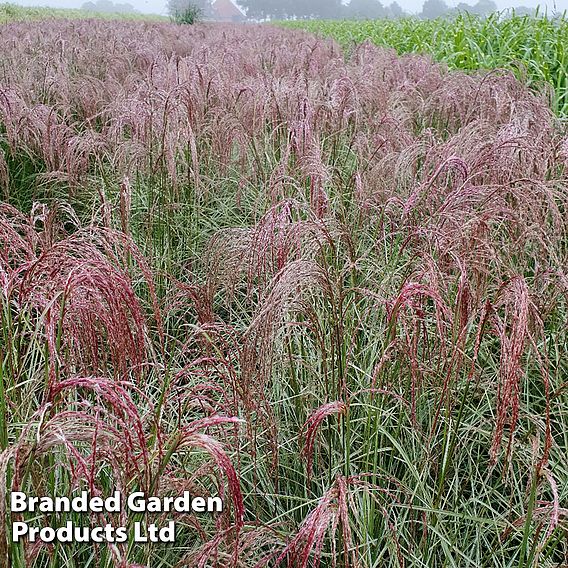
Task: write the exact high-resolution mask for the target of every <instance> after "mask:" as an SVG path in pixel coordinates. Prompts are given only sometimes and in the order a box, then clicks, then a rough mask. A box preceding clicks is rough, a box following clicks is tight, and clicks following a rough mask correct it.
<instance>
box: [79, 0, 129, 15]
mask: <svg viewBox="0 0 568 568" xmlns="http://www.w3.org/2000/svg"><path fill="white" fill-rule="evenodd" d="M81 10H87V11H88V12H106V13H108V14H135V13H136V10H135V9H134V6H132V4H128V3H124V4H120V3H117V4H115V3H114V2H111V0H97V2H85V3H84V4H83V5H82V6H81Z"/></svg>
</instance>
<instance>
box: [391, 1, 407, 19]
mask: <svg viewBox="0 0 568 568" xmlns="http://www.w3.org/2000/svg"><path fill="white" fill-rule="evenodd" d="M388 11H389V16H390V17H391V18H403V17H404V16H405V15H406V13H405V11H404V10H403V9H402V8H401V6H400V4H399V3H398V2H393V3H392V4H391V5H390V6H389V7H388Z"/></svg>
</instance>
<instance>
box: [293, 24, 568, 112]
mask: <svg viewBox="0 0 568 568" xmlns="http://www.w3.org/2000/svg"><path fill="white" fill-rule="evenodd" d="M283 25H285V26H287V27H290V28H297V29H305V30H308V31H311V32H314V33H317V34H320V35H323V36H329V37H333V38H334V39H336V40H337V41H339V42H340V43H341V45H342V46H343V47H344V48H345V49H347V50H350V49H352V48H353V47H354V46H356V45H358V44H360V43H362V42H363V41H365V40H370V41H372V42H373V43H375V44H376V45H380V46H383V47H391V48H393V49H395V50H396V51H397V53H399V54H404V53H424V54H429V55H431V56H432V57H434V59H436V60H437V61H440V62H443V63H446V64H447V65H448V66H449V67H450V68H452V69H462V70H468V71H473V70H476V69H495V68H505V69H510V70H513V71H514V72H515V74H516V75H517V77H518V78H519V79H521V80H523V81H524V82H526V83H528V84H529V85H531V86H532V87H534V88H535V89H542V88H543V87H545V88H546V89H549V88H550V87H552V88H553V91H554V94H552V95H551V100H552V106H553V108H554V110H555V111H556V112H558V113H560V114H562V115H564V116H566V115H568V82H567V78H566V77H567V70H568V47H567V46H568V21H567V20H566V19H565V17H564V16H560V17H555V18H552V17H547V16H546V15H541V16H537V17H530V16H512V17H507V18H504V17H503V16H502V15H500V14H493V15H491V16H489V17H487V18H478V17H476V16H473V15H468V14H463V15H460V16H458V17H456V18H451V19H438V20H419V19H417V18H403V19H399V20H367V21H353V20H351V21H348V20H347V21H314V20H312V21H296V22H285V23H283Z"/></svg>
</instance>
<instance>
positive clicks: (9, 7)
mask: <svg viewBox="0 0 568 568" xmlns="http://www.w3.org/2000/svg"><path fill="white" fill-rule="evenodd" d="M52 18H66V19H85V18H97V19H103V20H147V21H167V19H168V18H165V17H162V16H156V15H147V14H118V13H117V14H105V13H101V12H89V11H86V10H73V9H60V8H33V7H31V8H28V7H24V6H18V5H16V4H11V3H9V2H8V3H3V4H0V24H6V23H9V22H21V21H29V20H46V19H52Z"/></svg>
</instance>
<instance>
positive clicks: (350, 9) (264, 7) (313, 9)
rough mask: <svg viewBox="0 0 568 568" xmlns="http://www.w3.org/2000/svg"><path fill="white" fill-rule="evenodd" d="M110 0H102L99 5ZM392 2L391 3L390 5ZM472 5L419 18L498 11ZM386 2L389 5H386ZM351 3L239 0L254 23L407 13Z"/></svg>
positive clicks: (368, 0) (487, 1) (179, 5)
mask: <svg viewBox="0 0 568 568" xmlns="http://www.w3.org/2000/svg"><path fill="white" fill-rule="evenodd" d="M102 1H106V0H99V2H102ZM389 1H390V3H388V2H389ZM470 1H471V2H472V3H471V4H468V3H466V2H460V3H459V4H458V5H457V7H455V8H452V7H450V6H449V5H448V4H446V2H445V0H424V4H423V6H422V11H421V13H420V14H418V16H419V17H421V18H425V19H430V18H438V17H441V16H446V15H448V16H449V15H453V14H458V13H463V12H469V13H470V14H475V15H479V16H486V15H488V14H491V13H492V12H495V11H497V5H496V3H495V2H494V0H477V1H476V0H470ZM383 2H385V3H384V4H383ZM383 2H381V1H380V0H350V1H349V3H346V4H344V3H343V2H342V0H235V2H234V3H235V4H237V5H238V6H239V7H240V8H242V10H243V11H244V12H245V13H246V15H247V18H249V19H251V20H297V19H332V20H333V19H378V18H400V17H403V16H407V15H409V14H407V13H405V11H404V10H403V9H402V7H401V6H400V4H399V3H398V2H397V1H396V0H386V1H385V0H383ZM211 4H212V2H211V0H169V2H168V8H169V12H170V13H172V10H173V8H175V10H173V11H176V12H179V11H180V10H181V11H183V8H184V7H189V6H193V7H195V8H197V9H198V10H199V11H200V12H201V13H202V14H204V15H207V14H209V13H210V12H211ZM515 12H516V13H517V14H519V15H522V14H530V13H533V12H534V10H532V9H530V8H526V7H519V8H516V9H515Z"/></svg>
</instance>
